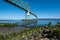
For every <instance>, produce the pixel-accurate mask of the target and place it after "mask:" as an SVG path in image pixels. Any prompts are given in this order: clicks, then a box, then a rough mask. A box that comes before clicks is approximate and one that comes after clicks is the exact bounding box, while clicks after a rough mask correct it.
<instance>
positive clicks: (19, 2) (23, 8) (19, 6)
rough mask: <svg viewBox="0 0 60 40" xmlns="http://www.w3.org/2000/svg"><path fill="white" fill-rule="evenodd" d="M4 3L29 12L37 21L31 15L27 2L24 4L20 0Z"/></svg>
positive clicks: (8, 0)
mask: <svg viewBox="0 0 60 40" xmlns="http://www.w3.org/2000/svg"><path fill="white" fill-rule="evenodd" d="M5 1H6V2H8V3H10V4H12V5H14V6H17V7H18V8H20V9H22V10H24V11H26V12H28V11H29V13H30V14H32V15H33V16H35V17H36V22H37V21H38V17H37V16H36V15H35V14H34V13H32V11H31V10H30V6H29V4H28V2H24V1H22V0H5Z"/></svg>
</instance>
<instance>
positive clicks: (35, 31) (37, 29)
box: [0, 22, 60, 40]
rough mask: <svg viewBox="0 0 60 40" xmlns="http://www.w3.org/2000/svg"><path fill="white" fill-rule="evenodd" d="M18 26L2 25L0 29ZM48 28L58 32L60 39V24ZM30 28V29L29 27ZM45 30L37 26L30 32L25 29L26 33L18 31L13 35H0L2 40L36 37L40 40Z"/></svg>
mask: <svg viewBox="0 0 60 40" xmlns="http://www.w3.org/2000/svg"><path fill="white" fill-rule="evenodd" d="M15 25H16V24H0V27H3V26H4V27H10V26H12V27H13V26H15ZM47 26H48V28H49V29H51V30H53V31H55V32H57V33H58V35H59V37H60V23H57V24H56V25H55V27H53V26H52V25H51V22H49V23H48V24H47ZM27 28H28V27H27ZM42 29H43V27H42V26H35V27H32V28H30V29H29V30H27V29H25V30H24V31H18V32H12V33H11V34H6V35H2V34H1V33H0V40H14V39H15V40H22V39H24V38H25V39H28V38H29V37H33V36H34V35H35V36H36V37H34V38H35V39H39V33H38V32H40V31H41V30H42Z"/></svg>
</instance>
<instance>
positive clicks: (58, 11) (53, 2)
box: [0, 0, 60, 20]
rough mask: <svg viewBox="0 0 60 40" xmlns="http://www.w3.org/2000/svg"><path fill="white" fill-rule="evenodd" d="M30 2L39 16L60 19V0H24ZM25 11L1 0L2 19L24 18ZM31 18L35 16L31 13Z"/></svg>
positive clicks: (0, 11) (0, 16) (33, 10)
mask: <svg viewBox="0 0 60 40" xmlns="http://www.w3.org/2000/svg"><path fill="white" fill-rule="evenodd" d="M23 1H25V2H28V3H29V5H30V8H31V10H32V12H33V13H35V14H36V15H37V16H38V18H57V19H60V0H23ZM25 13H26V12H25V11H24V10H22V9H20V8H18V7H16V6H14V5H11V4H9V3H7V2H5V1H4V0H0V19H19V20H20V19H24V18H25ZM30 18H35V17H34V16H32V15H30Z"/></svg>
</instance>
